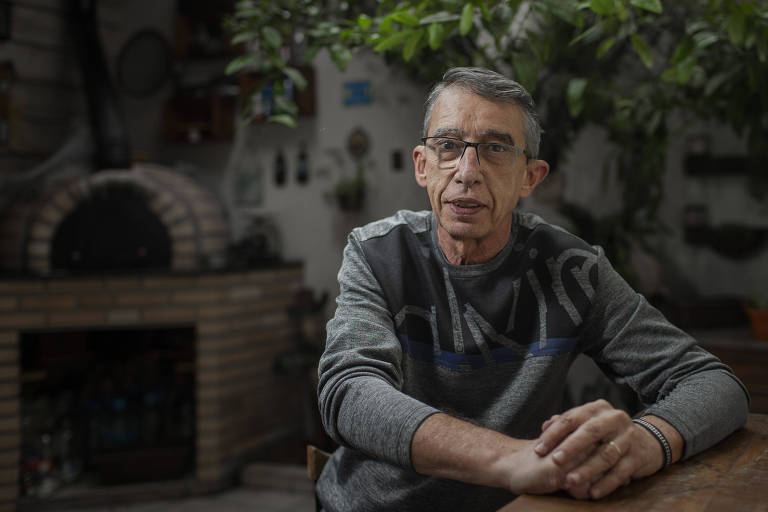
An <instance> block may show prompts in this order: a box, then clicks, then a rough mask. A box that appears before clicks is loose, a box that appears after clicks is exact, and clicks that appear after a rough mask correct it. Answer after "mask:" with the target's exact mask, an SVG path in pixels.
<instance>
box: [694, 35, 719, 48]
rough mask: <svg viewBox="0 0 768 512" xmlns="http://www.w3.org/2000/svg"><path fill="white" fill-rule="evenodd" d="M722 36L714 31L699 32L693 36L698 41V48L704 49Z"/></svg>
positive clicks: (695, 41)
mask: <svg viewBox="0 0 768 512" xmlns="http://www.w3.org/2000/svg"><path fill="white" fill-rule="evenodd" d="M719 39H720V37H718V35H717V34H715V33H714V32H699V33H697V34H696V35H694V36H693V41H694V43H696V48H699V49H704V48H706V47H707V46H710V45H712V44H713V43H716V42H717V41H718V40H719Z"/></svg>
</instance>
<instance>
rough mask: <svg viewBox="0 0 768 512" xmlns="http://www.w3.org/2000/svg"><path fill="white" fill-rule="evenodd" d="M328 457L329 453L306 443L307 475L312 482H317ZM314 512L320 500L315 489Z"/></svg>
mask: <svg viewBox="0 0 768 512" xmlns="http://www.w3.org/2000/svg"><path fill="white" fill-rule="evenodd" d="M330 458H331V454H330V453H328V452H326V451H323V450H321V449H320V448H318V447H317V446H312V445H311V444H308V445H307V476H308V477H309V479H310V480H312V482H313V483H317V479H318V478H320V473H322V472H323V467H325V463H326V462H328V459H330ZM315 512H320V501H319V500H318V499H317V491H315Z"/></svg>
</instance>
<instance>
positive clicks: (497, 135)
mask: <svg viewBox="0 0 768 512" xmlns="http://www.w3.org/2000/svg"><path fill="white" fill-rule="evenodd" d="M481 136H482V137H483V138H484V139H493V140H496V141H498V142H504V143H505V144H512V145H513V146H514V145H515V139H514V137H512V136H511V135H510V134H508V133H506V132H499V131H496V130H486V131H484V132H483V133H482V134H481Z"/></svg>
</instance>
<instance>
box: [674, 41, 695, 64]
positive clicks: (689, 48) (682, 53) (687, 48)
mask: <svg viewBox="0 0 768 512" xmlns="http://www.w3.org/2000/svg"><path fill="white" fill-rule="evenodd" d="M692 52H693V39H692V38H690V37H685V38H683V40H682V41H680V43H679V44H678V45H677V48H675V51H674V52H673V53H672V60H671V62H672V64H680V63H681V62H682V61H683V60H685V59H686V58H688V57H689V56H690V55H691V53H692Z"/></svg>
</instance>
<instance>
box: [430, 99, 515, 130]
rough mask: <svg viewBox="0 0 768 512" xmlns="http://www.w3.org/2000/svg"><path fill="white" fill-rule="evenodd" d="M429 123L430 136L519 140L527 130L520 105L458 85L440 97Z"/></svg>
mask: <svg viewBox="0 0 768 512" xmlns="http://www.w3.org/2000/svg"><path fill="white" fill-rule="evenodd" d="M429 125H430V126H429V128H430V130H429V131H430V135H434V134H439V135H453V136H467V135H472V136H486V137H489V138H490V137H493V136H497V138H499V136H501V138H505V137H504V135H507V136H509V137H512V138H513V139H516V138H518V137H520V136H522V135H523V133H524V132H523V115H522V109H521V108H520V106H519V105H517V104H516V103H513V102H508V101H495V100H491V99H488V98H485V97H483V96H480V95H478V94H475V93H473V92H470V91H466V90H464V89H461V88H458V87H449V88H447V89H445V90H444V91H443V92H442V93H441V94H440V96H438V98H437V100H436V101H435V104H434V107H433V110H432V115H431V117H430V123H429ZM436 132H439V133H436Z"/></svg>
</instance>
